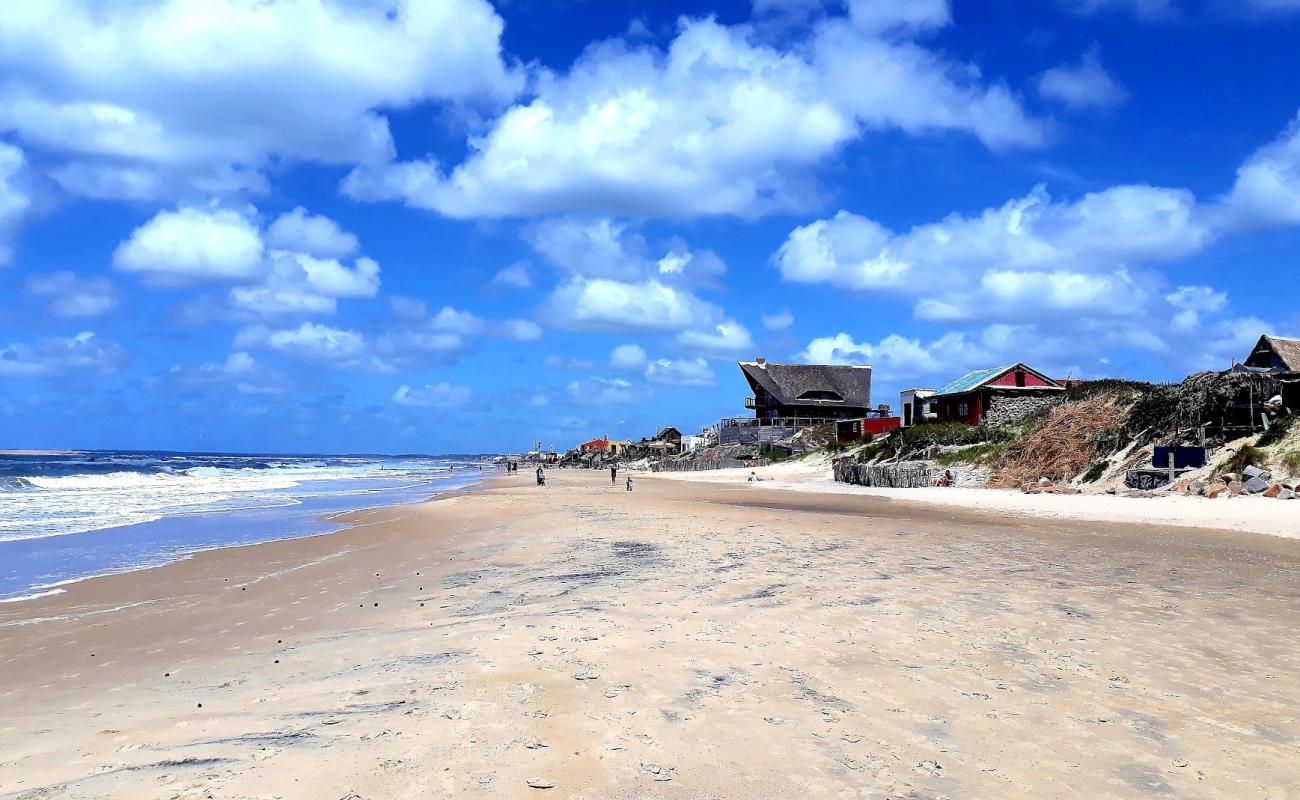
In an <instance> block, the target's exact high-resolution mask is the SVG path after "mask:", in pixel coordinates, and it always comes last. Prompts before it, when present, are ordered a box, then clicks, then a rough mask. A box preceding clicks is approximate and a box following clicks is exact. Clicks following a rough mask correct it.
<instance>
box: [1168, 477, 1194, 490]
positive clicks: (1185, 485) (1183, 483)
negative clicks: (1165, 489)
mask: <svg viewBox="0 0 1300 800" xmlns="http://www.w3.org/2000/svg"><path fill="white" fill-rule="evenodd" d="M1191 487H1192V479H1191V478H1183V479H1181V480H1178V481H1176V482H1174V483H1173V484H1172V485H1171V486H1170V487H1169V491H1171V492H1177V493H1178V494H1187V490H1188V489H1190V488H1191Z"/></svg>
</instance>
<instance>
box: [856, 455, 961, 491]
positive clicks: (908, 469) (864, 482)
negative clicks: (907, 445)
mask: <svg viewBox="0 0 1300 800" xmlns="http://www.w3.org/2000/svg"><path fill="white" fill-rule="evenodd" d="M942 476H943V472H942V471H941V470H936V469H932V468H930V467H928V466H926V465H924V464H917V463H915V462H908V461H903V462H900V463H897V464H852V463H848V460H847V459H842V460H839V461H836V462H835V480H837V481H839V482H840V483H853V484H857V485H858V486H884V487H889V488H894V489H916V488H919V487H922V486H934V485H935V483H936V482H937V481H938V480H939V478H940V477H942Z"/></svg>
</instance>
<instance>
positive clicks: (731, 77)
mask: <svg viewBox="0 0 1300 800" xmlns="http://www.w3.org/2000/svg"><path fill="white" fill-rule="evenodd" d="M852 12H853V18H851V19H850V18H845V17H842V16H834V17H827V18H825V19H823V20H821V21H820V22H818V23H817V24H816V25H815V26H814V28H813V29H812V30H811V31H809V32H808V33H807V36H806V38H805V39H804V40H802V41H798V42H793V43H791V44H790V45H789V46H787V47H783V48H782V47H774V46H772V45H769V44H766V43H763V42H760V41H758V40H757V38H756V37H755V35H754V31H753V29H752V28H750V27H748V26H743V25H740V26H726V25H722V24H720V23H718V22H716V21H715V20H713V19H695V20H692V19H683V20H682V21H681V23H680V29H679V31H678V33H677V36H676V38H675V39H674V40H673V41H672V42H671V44H669V45H668V47H667V48H666V49H665V50H660V49H659V48H657V47H654V46H652V45H636V44H631V43H629V42H626V41H620V40H611V41H606V42H603V43H599V44H596V45H594V46H592V47H591V48H590V49H588V50H587V51H586V52H585V53H584V54H583V55H582V56H581V57H580V58H579V59H578V60H577V62H576V63H574V64H573V66H572V67H571V68H570V69H569V71H568V72H567V73H564V74H552V73H543V74H542V75H541V76H540V79H539V81H538V82H537V87H536V92H535V95H534V96H533V97H531V98H530V99H528V100H527V101H525V102H521V103H519V104H517V105H515V106H513V107H511V108H510V109H509V110H508V111H506V112H505V113H504V114H503V115H502V116H501V117H500V118H499V119H497V120H496V121H495V123H494V124H493V125H492V127H491V130H489V131H488V132H487V134H486V135H484V136H482V137H481V138H477V139H474V140H472V141H471V151H470V153H469V155H468V157H467V158H466V159H465V160H464V161H462V162H461V163H460V164H458V165H454V166H450V167H449V166H448V165H445V164H441V163H439V162H438V161H436V160H433V159H427V160H417V161H405V162H394V163H390V164H387V165H383V166H377V165H373V164H369V165H364V166H362V167H360V168H358V169H357V170H355V171H353V172H352V173H351V174H350V175H349V176H348V177H347V179H346V180H345V181H344V183H343V190H344V192H345V193H347V194H348V195H350V196H352V197H354V198H358V199H369V200H402V201H405V202H406V203H408V204H410V205H412V206H416V207H420V208H427V209H432V210H435V211H437V212H439V213H442V214H445V215H448V216H453V217H471V218H472V217H484V216H486V217H494V216H510V215H537V214H547V213H565V212H569V213H598V214H608V213H616V214H629V215H636V216H655V215H662V216H672V217H691V216H701V215H719V214H740V215H747V216H748V215H755V214H761V213H764V212H767V211H772V210H777V209H782V208H790V207H797V206H802V205H807V203H808V199H807V198H806V197H804V196H803V191H802V190H801V188H800V187H801V186H802V185H805V184H806V177H807V172H808V170H809V169H810V168H811V167H814V166H816V165H817V164H819V163H820V162H822V161H823V160H824V159H826V158H828V157H830V156H832V155H833V154H834V153H835V152H837V151H838V150H839V148H841V147H842V146H843V145H844V144H846V143H847V142H850V141H853V140H855V139H857V138H859V137H861V136H863V135H865V134H866V133H868V132H871V131H877V130H901V131H903V132H905V133H908V134H912V135H926V134H930V133H932V132H935V131H961V132H964V133H969V134H971V135H973V136H975V137H977V138H978V139H980V140H981V141H982V142H984V143H985V144H987V145H989V146H991V147H999V148H1001V147H1009V146H1033V145H1037V144H1039V143H1041V142H1042V141H1043V139H1044V137H1045V125H1044V124H1043V123H1042V122H1041V121H1039V120H1036V119H1033V118H1032V117H1030V116H1029V115H1028V114H1027V113H1026V112H1025V110H1024V109H1023V107H1022V106H1021V104H1020V101H1019V100H1018V98H1017V97H1016V96H1015V95H1014V94H1013V93H1012V92H1011V91H1010V90H1008V89H1007V88H1006V87H1005V86H1002V85H1000V84H996V83H985V82H983V81H982V80H981V79H980V78H979V76H978V70H977V69H975V68H972V67H970V66H968V65H962V64H957V63H954V62H952V61H949V60H947V59H946V58H944V57H943V56H941V55H940V54H938V53H937V52H935V51H931V50H927V49H926V48H924V47H921V46H919V45H917V44H915V43H914V42H912V41H910V40H907V39H906V38H903V39H899V38H897V37H895V36H886V35H883V34H884V32H885V31H887V30H897V28H898V27H899V25H903V26H904V27H907V26H908V25H909V24H910V25H911V27H917V26H920V27H925V26H928V25H933V24H938V23H939V22H940V21H941V20H939V19H938V18H937V15H940V14H943V13H945V12H946V7H945V6H943V4H941V3H934V2H930V3H923V2H913V3H909V4H907V5H906V9H905V10H904V11H900V10H890V9H888V8H887V7H886V6H885V5H884V4H876V3H866V2H859V3H854V5H853V8H852ZM864 76H869V78H868V79H864Z"/></svg>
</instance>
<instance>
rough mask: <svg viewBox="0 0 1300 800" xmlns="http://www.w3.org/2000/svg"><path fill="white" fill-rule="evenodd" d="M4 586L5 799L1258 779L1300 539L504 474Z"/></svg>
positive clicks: (1276, 765)
mask: <svg viewBox="0 0 1300 800" xmlns="http://www.w3.org/2000/svg"><path fill="white" fill-rule="evenodd" d="M352 519H353V521H354V522H355V523H357V525H358V527H356V528H354V529H352V530H349V531H347V532H344V533H340V534H335V535H330V536H320V537H315V538H312V539H303V540H296V541H285V542H276V543H271V544H265V545H256V546H251V547H244V548H234V549H229V550H220V551H212V552H208V553H203V554H201V555H199V556H198V557H196V558H194V559H191V560H189V561H186V562H182V563H177V564H172V565H169V566H167V567H162V568H159V569H156V570H150V571H147V572H140V573H134V574H130V575H120V576H113V577H108V578H101V579H96V580H91V581H87V582H84V583H80V584H74V585H71V586H69V587H67V589H68V591H67V592H66V593H64V594H61V595H57V596H53V597H48V598H40V599H37V600H33V601H31V602H29V603H18V604H11V605H9V606H5V607H0V625H3V624H4V623H7V622H13V621H16V620H21V619H30V618H46V619H47V621H45V622H41V623H37V624H27V625H9V626H7V627H0V707H3V708H4V710H5V713H4V715H3V719H0V740H2V741H3V742H4V744H5V746H4V748H3V751H2V752H0V797H5V798H16V797H23V798H37V797H41V798H44V797H69V798H81V797H132V798H154V797H157V798H189V797H195V798H198V797H222V798H232V797H233V798H242V797H249V798H252V797H258V798H261V797H284V798H328V799H330V800H333V799H334V798H366V799H367V800H369V799H371V798H397V797H465V796H474V797H493V798H495V797H547V796H555V797H588V798H605V797H651V796H663V797H747V798H752V797H910V798H971V797H1042V798H1047V797H1051V798H1060V797H1077V798H1102V797H1116V798H1119V797H1124V798H1128V797H1138V796H1146V795H1153V796H1161V795H1162V796H1177V797H1191V798H1201V797H1223V798H1241V797H1262V798H1283V797H1292V796H1296V795H1297V793H1300V770H1297V768H1296V764H1297V763H1300V706H1298V705H1297V703H1296V701H1295V698H1296V697H1297V696H1300V635H1298V634H1297V631H1300V603H1297V599H1300V544H1297V543H1296V542H1293V541H1289V540H1285V539H1278V538H1272V537H1261V536H1255V535H1248V534H1240V533H1236V534H1234V533H1231V532H1207V531H1196V530H1184V529H1178V528H1172V527H1143V526H1136V525H1125V524H1116V523H1105V524H1098V523H1081V522H1075V521H1068V520H1031V519H1026V518H1007V517H997V516H993V515H988V514H973V513H967V512H963V511H961V510H958V509H926V508H923V507H918V506H913V505H910V504H902V503H896V502H892V503H891V502H886V501H883V500H879V499H874V498H869V497H862V496H855V495H836V494H812V493H799V492H791V491H780V490H774V489H773V488H772V487H770V486H763V487H761V488H755V487H752V486H749V485H742V484H739V483H732V484H701V483H691V482H685V481H674V480H664V479H660V478H652V477H648V476H647V477H638V478H637V480H636V491H635V492H633V493H631V494H628V493H626V492H625V491H623V489H622V487H621V486H620V487H617V488H615V487H610V486H609V485H608V482H607V479H605V478H603V477H602V474H601V473H592V472H554V473H552V477H551V485H550V486H548V487H546V488H544V489H542V488H538V487H536V486H535V485H532V481H531V478H530V477H529V476H527V475H523V476H519V477H510V478H506V479H501V480H498V481H495V482H493V483H492V484H491V486H490V488H488V489H486V490H483V491H477V492H473V493H470V494H467V495H463V496H458V497H454V498H450V499H446V500H441V501H439V502H435V503H431V504H427V505H423V506H416V507H403V508H390V509H375V510H372V511H367V512H359V513H356V514H354V515H352Z"/></svg>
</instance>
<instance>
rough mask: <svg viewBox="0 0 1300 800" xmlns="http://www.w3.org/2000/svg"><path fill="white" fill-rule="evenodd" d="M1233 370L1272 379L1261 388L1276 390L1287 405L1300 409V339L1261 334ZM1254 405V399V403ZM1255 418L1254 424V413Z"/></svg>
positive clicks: (1265, 392)
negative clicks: (1241, 361) (1248, 352)
mask: <svg viewBox="0 0 1300 800" xmlns="http://www.w3.org/2000/svg"><path fill="white" fill-rule="evenodd" d="M1233 369H1234V370H1235V371H1238V372H1250V373H1254V374H1255V375H1257V376H1259V379H1260V380H1265V381H1269V382H1270V383H1267V384H1264V385H1261V386H1259V387H1258V388H1259V389H1260V393H1261V394H1269V395H1270V396H1271V395H1272V393H1273V392H1276V393H1277V396H1279V397H1281V398H1282V407H1283V408H1285V409H1288V410H1290V411H1296V410H1300V339H1290V338H1287V337H1285V336H1269V335H1267V334H1266V335H1264V336H1261V337H1259V341H1258V342H1256V343H1255V348H1254V349H1253V350H1251V351H1250V355H1248V356H1246V360H1245V361H1244V362H1243V363H1241V364H1239V365H1236V366H1234V367H1233ZM1252 400H1253V398H1252ZM1253 404H1254V403H1253V402H1252V403H1251V405H1253ZM1251 417H1252V424H1253V422H1254V414H1253V412H1252V414H1251Z"/></svg>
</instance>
